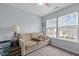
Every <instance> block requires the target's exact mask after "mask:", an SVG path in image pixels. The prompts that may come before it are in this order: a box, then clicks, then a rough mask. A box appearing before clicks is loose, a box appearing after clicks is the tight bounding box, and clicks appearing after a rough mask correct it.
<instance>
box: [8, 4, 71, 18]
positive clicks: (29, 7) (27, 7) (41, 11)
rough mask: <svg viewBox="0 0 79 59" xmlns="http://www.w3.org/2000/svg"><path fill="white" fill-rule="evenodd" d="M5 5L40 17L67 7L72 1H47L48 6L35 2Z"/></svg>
mask: <svg viewBox="0 0 79 59" xmlns="http://www.w3.org/2000/svg"><path fill="white" fill-rule="evenodd" d="M7 5H10V6H12V7H15V8H19V9H21V10H24V11H27V12H29V13H32V14H34V15H37V16H40V17H42V16H45V15H48V14H50V13H53V12H55V11H58V10H60V9H63V8H65V7H68V6H70V5H72V3H49V6H46V5H38V4H37V3H9V4H7Z"/></svg>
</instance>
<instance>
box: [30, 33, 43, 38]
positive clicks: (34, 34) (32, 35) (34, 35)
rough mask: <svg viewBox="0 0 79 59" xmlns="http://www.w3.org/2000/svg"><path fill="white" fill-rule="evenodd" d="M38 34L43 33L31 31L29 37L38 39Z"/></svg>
mask: <svg viewBox="0 0 79 59" xmlns="http://www.w3.org/2000/svg"><path fill="white" fill-rule="evenodd" d="M40 35H43V33H31V38H35V39H38V37H39V36H40Z"/></svg>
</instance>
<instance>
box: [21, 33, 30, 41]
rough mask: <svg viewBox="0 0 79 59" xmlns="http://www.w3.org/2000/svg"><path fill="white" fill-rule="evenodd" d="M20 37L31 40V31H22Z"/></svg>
mask: <svg viewBox="0 0 79 59" xmlns="http://www.w3.org/2000/svg"><path fill="white" fill-rule="evenodd" d="M20 38H21V39H23V40H26V41H28V40H31V36H30V33H21V34H20Z"/></svg>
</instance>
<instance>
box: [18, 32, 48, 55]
mask: <svg viewBox="0 0 79 59" xmlns="http://www.w3.org/2000/svg"><path fill="white" fill-rule="evenodd" d="M41 36H43V37H41ZM19 43H20V46H21V54H22V55H23V56H24V55H26V54H28V53H31V52H33V51H34V50H37V49H39V48H41V47H44V46H46V45H48V44H49V39H48V38H47V37H44V35H43V33H21V34H20V39H19Z"/></svg>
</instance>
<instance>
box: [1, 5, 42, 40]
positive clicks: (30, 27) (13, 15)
mask: <svg viewBox="0 0 79 59" xmlns="http://www.w3.org/2000/svg"><path fill="white" fill-rule="evenodd" d="M12 25H19V26H20V27H21V32H41V18H40V17H38V16H35V15H33V14H31V13H28V12H25V11H23V10H20V9H17V8H14V7H11V6H8V5H6V4H0V41H2V40H7V39H9V38H8V37H10V35H11V26H12Z"/></svg>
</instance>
